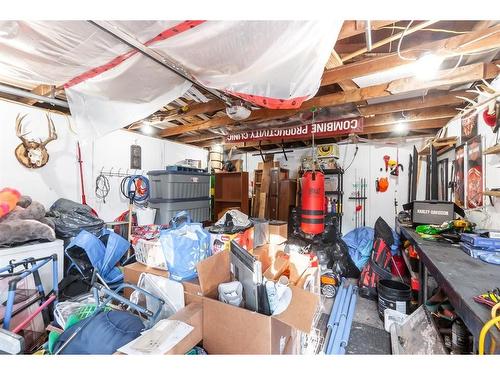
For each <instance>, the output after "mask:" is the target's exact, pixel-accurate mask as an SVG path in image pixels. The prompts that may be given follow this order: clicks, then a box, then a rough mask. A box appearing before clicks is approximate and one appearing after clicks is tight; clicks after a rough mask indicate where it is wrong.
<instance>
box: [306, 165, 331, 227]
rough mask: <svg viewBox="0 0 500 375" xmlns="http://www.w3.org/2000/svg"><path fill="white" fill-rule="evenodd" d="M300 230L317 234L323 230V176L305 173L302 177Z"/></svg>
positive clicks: (318, 173)
mask: <svg viewBox="0 0 500 375" xmlns="http://www.w3.org/2000/svg"><path fill="white" fill-rule="evenodd" d="M300 229H302V231H303V232H304V233H308V234H319V233H323V231H324V229H325V175H324V174H323V173H321V172H313V171H307V172H305V173H304V176H303V177H302V209H301V223H300Z"/></svg>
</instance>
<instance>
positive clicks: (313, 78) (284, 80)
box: [0, 21, 342, 137]
mask: <svg viewBox="0 0 500 375" xmlns="http://www.w3.org/2000/svg"><path fill="white" fill-rule="evenodd" d="M188 22H189V21H113V22H112V24H113V25H114V26H116V27H119V28H120V29H121V30H123V31H125V32H127V33H128V34H130V35H132V36H134V37H135V38H136V39H137V40H139V41H140V42H142V43H144V44H148V46H149V47H150V48H152V49H154V50H155V51H156V52H158V53H160V54H161V55H163V56H165V57H168V58H169V59H171V60H173V61H176V62H178V63H179V64H181V65H182V66H183V67H184V68H186V70H187V71H188V72H190V73H191V74H192V75H193V76H194V77H195V78H196V79H197V80H198V81H199V82H201V83H202V84H203V85H205V86H207V87H211V88H215V89H218V90H221V91H225V92H229V93H233V94H235V95H236V96H240V97H243V98H245V99H247V100H250V101H253V102H255V103H257V104H259V105H261V106H263V107H269V108H296V107H299V106H300V104H301V103H302V102H303V101H304V100H306V99H308V98H310V97H312V96H314V95H315V93H316V91H317V89H318V88H319V85H320V80H321V75H322V73H323V69H324V65H325V63H326V61H327V60H328V57H329V55H330V53H331V50H332V48H333V46H334V44H335V41H336V39H337V36H338V32H339V30H340V27H341V24H342V23H341V22H339V21H331V22H327V21H206V22H196V21H192V24H189V27H184V29H182V26H183V25H184V26H186V23H188ZM172 30H174V31H175V32H172ZM179 30H180V31H179ZM162 35H163V37H162ZM0 49H1V50H2V57H1V59H0V75H5V76H8V77H12V78H15V79H19V80H22V81H27V82H32V83H33V82H34V83H37V84H52V85H57V86H61V85H66V94H67V96H68V102H69V105H70V108H71V112H72V115H73V116H74V118H75V122H76V124H77V127H78V131H79V135H80V136H81V137H89V136H90V137H96V136H101V135H104V134H106V133H108V132H110V131H112V130H115V129H119V128H122V127H124V126H126V125H128V124H130V123H132V122H134V121H137V120H140V119H142V118H144V117H147V116H148V115H150V114H151V113H153V112H155V111H156V110H158V109H159V108H161V107H162V106H164V105H166V104H168V103H169V102H171V101H172V100H174V99H176V98H178V97H180V96H182V95H183V94H184V93H185V92H186V91H187V90H188V89H189V87H190V86H191V84H190V83H189V82H188V81H186V80H184V79H183V78H181V77H179V76H177V75H175V74H174V73H172V72H170V71H168V70H167V69H166V68H164V67H162V66H161V65H160V64H158V63H156V62H154V61H152V60H150V59H148V58H147V57H145V56H143V55H142V54H140V53H135V52H133V51H132V50H131V48H130V47H128V46H127V45H125V44H122V43H120V42H119V41H117V40H116V39H114V38H113V37H112V36H110V35H108V34H107V33H105V32H104V31H101V30H99V29H98V28H96V27H95V26H93V25H91V24H89V23H87V22H85V21H1V22H0ZM96 69H97V70H96ZM76 77H81V78H82V79H81V80H78V81H77V82H76V83H75V80H74V79H75V78H76ZM68 83H69V84H68Z"/></svg>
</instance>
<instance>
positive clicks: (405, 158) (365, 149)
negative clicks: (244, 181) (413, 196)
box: [233, 141, 425, 234]
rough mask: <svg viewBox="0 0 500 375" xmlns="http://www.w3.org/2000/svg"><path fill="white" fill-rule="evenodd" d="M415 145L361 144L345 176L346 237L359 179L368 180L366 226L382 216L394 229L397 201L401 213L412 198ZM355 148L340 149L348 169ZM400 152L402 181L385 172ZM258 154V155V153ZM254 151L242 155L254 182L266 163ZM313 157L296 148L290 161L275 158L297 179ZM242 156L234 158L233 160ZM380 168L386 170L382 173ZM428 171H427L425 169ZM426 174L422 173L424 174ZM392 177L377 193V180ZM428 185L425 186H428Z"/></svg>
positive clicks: (352, 218)
mask: <svg viewBox="0 0 500 375" xmlns="http://www.w3.org/2000/svg"><path fill="white" fill-rule="evenodd" d="M413 145H417V148H419V147H421V145H422V142H421V141H418V142H416V141H413V142H412V143H409V142H408V143H405V144H404V145H400V146H399V147H398V148H396V147H395V146H390V147H382V146H380V145H373V144H372V145H363V144H359V145H358V146H359V150H358V154H357V156H356V158H355V159H354V161H353V163H352V165H351V166H350V167H349V169H348V170H347V172H346V173H345V174H344V218H343V223H342V232H343V234H346V233H348V232H349V231H351V230H352V229H354V228H355V221H354V208H355V201H354V200H349V199H347V198H348V197H349V196H351V194H352V193H353V192H354V186H353V184H354V182H355V180H356V178H358V179H359V178H361V177H364V178H366V180H367V184H368V186H367V197H368V200H367V205H366V225H367V226H372V227H373V225H374V224H375V221H376V220H377V218H378V217H379V216H382V218H383V219H384V220H386V221H387V223H388V224H389V225H391V226H394V212H395V211H394V198H396V199H397V201H398V212H399V211H400V210H402V205H403V204H404V203H407V196H408V169H407V168H408V162H409V155H410V154H411V153H412V150H413ZM355 147H356V146H355V145H352V144H351V145H341V146H340V150H339V151H340V159H339V163H340V165H343V166H344V167H347V166H348V165H349V163H350V162H351V160H352V158H353V155H354V151H355ZM398 150H399V162H400V163H401V164H403V166H404V171H403V172H402V173H400V176H399V178H396V177H394V176H390V175H389V172H387V173H386V172H385V164H384V160H383V156H384V155H389V156H390V157H391V158H392V159H396V157H397V154H398ZM254 153H255V152H254ZM252 154H253V153H252V152H250V153H246V154H241V155H239V157H240V158H241V159H242V160H243V168H244V170H246V171H248V172H249V175H250V180H253V171H254V169H256V168H257V164H258V163H259V162H260V161H262V159H261V157H260V156H258V155H257V156H252ZM310 155H311V149H310V148H301V149H295V150H294V152H293V153H290V154H287V157H288V161H286V160H285V157H284V156H283V155H279V154H277V155H275V157H274V160H276V161H279V162H280V164H281V165H282V166H283V167H284V168H288V169H289V170H290V177H291V178H296V177H297V171H298V168H299V165H300V163H301V160H302V159H303V158H304V157H305V156H310ZM237 157H238V156H236V155H233V159H236V158H237ZM380 168H383V171H382V172H380ZM423 172H425V170H423ZM423 172H422V173H423ZM384 176H389V189H388V190H387V191H386V192H384V193H377V192H376V190H375V179H376V178H377V177H384ZM424 186H425V185H424Z"/></svg>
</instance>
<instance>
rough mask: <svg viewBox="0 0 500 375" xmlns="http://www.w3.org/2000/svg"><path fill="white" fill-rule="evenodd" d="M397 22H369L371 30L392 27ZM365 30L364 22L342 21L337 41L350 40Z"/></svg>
mask: <svg viewBox="0 0 500 375" xmlns="http://www.w3.org/2000/svg"><path fill="white" fill-rule="evenodd" d="M396 22H398V21H371V30H378V29H380V28H381V27H384V26H388V25H392V24H393V23H396ZM365 29H366V21H351V20H347V21H344V23H343V24H342V28H341V29H340V32H339V36H338V37H337V40H342V39H346V38H350V37H351V36H354V35H359V34H363V33H364V32H365Z"/></svg>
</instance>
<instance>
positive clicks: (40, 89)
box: [19, 85, 52, 105]
mask: <svg viewBox="0 0 500 375" xmlns="http://www.w3.org/2000/svg"><path fill="white" fill-rule="evenodd" d="M31 92H32V93H33V94H35V95H41V96H47V97H48V96H49V95H50V94H51V93H52V86H51V85H38V86H36V87H35V88H34V89H33V90H31ZM19 101H20V102H21V103H24V104H29V105H33V104H35V103H38V100H36V99H33V98H22V99H20V100H19Z"/></svg>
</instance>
